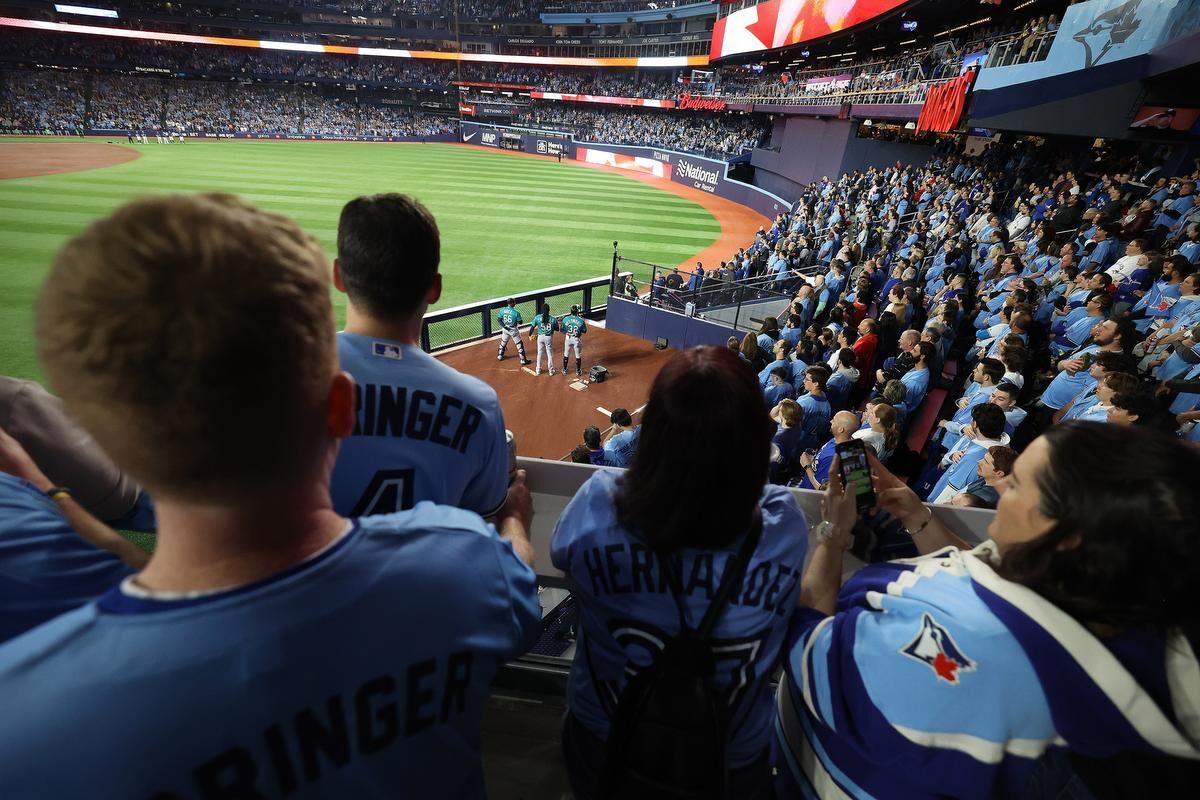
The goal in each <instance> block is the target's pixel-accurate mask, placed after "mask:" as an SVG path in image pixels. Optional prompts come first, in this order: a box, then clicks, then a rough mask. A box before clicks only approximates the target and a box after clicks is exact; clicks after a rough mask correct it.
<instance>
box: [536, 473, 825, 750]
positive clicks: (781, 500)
mask: <svg viewBox="0 0 1200 800" xmlns="http://www.w3.org/2000/svg"><path fill="white" fill-rule="evenodd" d="M619 474H620V473H614V472H612V471H610V470H597V471H596V472H595V473H594V474H593V475H592V477H591V478H589V479H588V481H587V483H585V484H584V485H583V486H582V487H580V489H579V491H578V492H577V493H576V494H575V497H574V498H573V499H572V500H571V502H570V503H568V504H567V507H566V509H565V510H564V511H563V513H562V515H561V516H560V517H559V519H558V524H557V526H556V527H555V530H554V536H553V538H552V539H551V541H550V557H551V560H552V561H553V562H554V565H555V566H556V567H558V568H559V569H561V570H562V571H563V572H565V573H567V575H568V576H570V577H571V579H572V580H573V582H574V585H575V587H576V589H575V591H576V597H577V598H578V599H579V601H580V604H579V608H580V630H579V653H578V654H577V656H576V658H575V661H574V663H573V664H572V667H571V677H570V682H569V685H568V689H567V705H568V707H569V708H570V710H571V713H572V714H574V715H576V717H577V718H578V719H579V721H580V722H581V723H583V725H584V726H585V727H586V728H587V729H588V730H590V731H591V732H592V733H594V734H596V735H597V736H599V737H601V738H606V737H607V736H608V729H609V720H610V719H611V718H612V715H613V712H614V709H615V708H616V701H617V697H618V696H619V695H620V692H621V689H622V688H623V687H624V685H625V681H626V679H627V677H628V672H627V670H629V669H637V668H639V667H643V666H646V665H647V664H648V663H649V662H650V660H651V658H652V656H653V655H654V654H655V653H657V652H658V650H659V649H660V648H661V643H662V642H663V640H664V637H669V636H674V635H676V634H678V633H679V612H678V610H677V609H676V606H675V602H674V600H673V599H672V598H671V595H670V593H669V592H668V590H667V584H666V582H665V581H666V579H665V578H664V574H663V571H662V569H661V567H660V564H659V562H658V560H657V559H656V557H655V555H654V553H653V552H652V551H651V550H650V548H648V547H647V546H645V545H644V544H642V543H640V542H639V541H638V539H637V538H635V537H634V536H633V535H632V534H630V533H629V532H628V531H626V530H624V529H623V528H622V527H621V526H620V525H619V524H618V523H617V520H616V511H615V509H614V507H613V498H614V495H615V493H616V488H617V479H618V476H619ZM760 505H761V508H762V514H763V530H762V538H761V540H760V541H759V544H758V549H757V550H756V551H755V553H754V555H753V556H752V558H751V559H750V563H749V565H748V567H747V569H746V575H745V578H744V580H743V581H742V585H741V587H740V588H739V589H735V590H734V591H733V593H732V595H731V600H730V603H729V605H728V606H727V607H726V609H725V611H724V613H723V614H722V615H721V616H720V618H719V619H718V620H717V624H716V628H715V629H714V633H713V639H712V645H713V650H714V652H715V653H716V654H717V667H716V670H717V671H716V676H715V679H714V687H715V688H717V689H719V690H721V692H722V694H723V695H724V697H725V698H726V700H727V701H728V702H729V704H730V708H731V710H732V714H733V716H732V720H733V738H732V741H731V744H730V750H729V755H730V761H731V763H732V764H734V765H741V764H745V763H747V762H748V761H750V760H752V759H753V758H755V757H757V756H758V755H760V754H761V753H762V752H763V750H764V749H765V748H766V747H767V745H768V742H769V736H770V719H771V705H772V701H771V695H770V691H769V690H768V688H767V682H768V679H769V677H770V676H771V673H772V672H773V671H774V669H775V664H776V660H777V659H778V657H779V648H780V646H781V645H782V643H783V639H784V635H785V633H786V630H787V626H788V620H789V618H790V617H791V614H792V610H793V609H794V608H795V606H796V596H797V592H798V591H799V585H800V575H801V573H802V572H803V571H804V555H805V551H806V549H807V543H808V536H807V526H806V524H805V520H804V514H803V513H801V511H800V508H799V507H798V506H797V505H796V501H795V500H794V499H793V498H792V496H791V493H790V492H789V491H788V490H787V489H784V488H783V487H781V486H770V485H768V486H766V487H765V488H764V489H763V494H762V499H761V500H760ZM741 543H742V537H741V536H739V537H738V538H737V539H736V540H735V541H733V542H732V543H730V544H729V546H727V547H725V548H723V549H720V550H693V549H684V550H683V551H681V553H679V554H678V556H672V557H677V558H678V560H677V561H676V562H675V563H676V566H677V573H676V574H678V575H679V576H680V579H681V581H682V583H683V587H682V596H683V598H684V605H685V608H686V609H687V618H688V623H689V624H690V625H692V626H696V625H699V624H700V620H701V619H702V618H703V616H704V612H705V611H706V610H707V608H708V604H709V601H710V600H711V599H712V596H713V593H714V592H715V591H716V589H717V586H718V585H719V584H720V582H721V577H722V576H723V575H724V574H725V569H726V568H727V567H728V565H729V563H730V562H731V560H732V559H733V558H734V557H735V555H736V554H737V550H738V548H739V547H740V546H741Z"/></svg>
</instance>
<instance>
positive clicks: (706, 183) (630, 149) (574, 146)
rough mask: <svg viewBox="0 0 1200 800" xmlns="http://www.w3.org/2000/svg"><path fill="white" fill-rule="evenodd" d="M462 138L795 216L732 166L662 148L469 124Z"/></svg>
mask: <svg viewBox="0 0 1200 800" xmlns="http://www.w3.org/2000/svg"><path fill="white" fill-rule="evenodd" d="M459 137H460V140H461V141H462V142H463V143H464V144H474V145H480V146H483V147H493V148H495V149H497V150H512V151H516V152H522V153H534V154H537V155H545V156H557V155H559V154H560V153H561V154H562V155H563V156H564V157H565V158H571V159H574V160H576V161H583V162H585V163H588V164H601V165H604V166H609V167H615V168H617V169H627V170H630V171H631V172H641V173H644V174H647V175H653V176H655V177H658V178H662V179H663V180H671V181H674V182H676V183H682V184H683V185H685V186H691V187H692V188H694V189H701V190H703V191H705V192H708V193H709V194H714V195H716V196H718V197H723V198H725V199H726V200H731V201H733V202H735V203H738V204H739V205H743V206H746V207H748V208H751V209H753V210H754V211H757V212H758V213H759V214H762V215H763V216H765V217H767V218H768V219H774V218H775V217H776V216H777V215H778V214H779V213H780V212H783V211H790V210H791V203H790V202H788V201H787V200H785V199H783V198H782V197H779V196H778V195H775V194H772V193H771V192H768V191H766V190H765V189H761V188H759V187H757V186H751V185H750V184H748V183H742V182H741V181H735V180H733V179H732V178H730V177H729V164H728V163H726V162H724V161H719V160H717V159H714V158H706V157H704V156H697V155H692V154H691V153H681V152H679V151H677V150H664V149H662V148H658V147H636V146H633V145H621V144H599V143H593V142H577V141H575V139H574V137H573V136H571V135H570V134H567V133H561V132H558V131H539V130H536V129H534V128H517V127H509V126H503V125H488V124H485V123H477V122H469V121H467V120H463V122H462V127H461V130H460V132H459Z"/></svg>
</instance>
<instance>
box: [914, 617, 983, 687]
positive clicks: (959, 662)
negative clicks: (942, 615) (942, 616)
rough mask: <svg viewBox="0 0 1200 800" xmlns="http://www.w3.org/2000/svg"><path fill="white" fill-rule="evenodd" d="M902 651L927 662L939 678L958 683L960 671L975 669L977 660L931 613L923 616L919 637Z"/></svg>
mask: <svg viewBox="0 0 1200 800" xmlns="http://www.w3.org/2000/svg"><path fill="white" fill-rule="evenodd" d="M900 652H901V653H903V654H904V655H906V656H908V657H909V658H915V659H916V660H917V661H920V662H922V663H923V664H927V665H928V666H929V667H930V669H932V670H933V671H934V673H935V674H936V675H937V676H938V679H939V680H943V681H945V682H946V683H953V684H957V683H958V674H959V673H960V672H973V671H974V670H975V662H974V661H972V660H971V659H969V658H967V656H966V654H965V653H963V651H962V650H960V649H959V648H958V645H957V644H956V643H955V642H954V638H953V637H952V636H951V635H950V631H948V630H946V629H945V628H943V627H942V626H941V625H939V624H938V623H937V622H935V621H934V619H933V617H931V616H930V615H929V614H925V615H923V616H922V617H921V629H920V630H919V631H917V637H916V638H915V639H913V640H912V641H911V642H909V643H908V645H907V646H905V647H904V649H903V650H901V651H900Z"/></svg>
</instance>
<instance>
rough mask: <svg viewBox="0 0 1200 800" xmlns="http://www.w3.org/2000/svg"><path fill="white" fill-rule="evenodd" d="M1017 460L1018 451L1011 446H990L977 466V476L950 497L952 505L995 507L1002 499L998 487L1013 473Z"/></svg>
mask: <svg viewBox="0 0 1200 800" xmlns="http://www.w3.org/2000/svg"><path fill="white" fill-rule="evenodd" d="M1016 460H1017V451H1016V450H1013V449H1012V448H1011V447H1005V446H1003V445H996V446H995V447H989V448H988V450H987V452H986V453H984V455H983V458H981V459H979V464H978V465H977V466H976V468H975V472H976V478H975V479H974V480H972V481H971V482H970V483H968V484H967V485H966V486H964V487H963V489H962V491H960V492H959V493H958V494H956V495H954V496H953V497H951V498H950V505H952V506H967V507H970V508H995V507H996V503H997V502H998V501H999V500H1000V490H999V489H997V488H996V487H997V485H998V484H999V483H1000V481H1002V480H1004V479H1005V478H1007V477H1008V476H1009V475H1010V474H1012V467H1013V464H1014V463H1015V462H1016Z"/></svg>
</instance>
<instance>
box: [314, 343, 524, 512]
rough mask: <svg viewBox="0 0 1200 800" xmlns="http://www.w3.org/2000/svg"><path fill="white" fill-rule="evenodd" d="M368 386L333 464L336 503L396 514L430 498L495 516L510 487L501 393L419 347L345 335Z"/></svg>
mask: <svg viewBox="0 0 1200 800" xmlns="http://www.w3.org/2000/svg"><path fill="white" fill-rule="evenodd" d="M338 357H339V358H340V359H341V365H342V369H344V370H345V371H346V372H349V373H350V374H351V375H353V376H354V381H355V383H357V384H358V389H357V392H356V395H355V396H356V399H355V406H356V412H357V413H356V418H357V421H356V422H355V424H354V433H353V434H352V435H351V436H349V437H347V438H346V439H344V440H343V441H342V445H341V449H340V450H339V451H338V458H337V464H336V466H335V467H334V470H333V480H332V486H331V493H332V495H333V507H334V509H335V510H336V511H337V512H338V513H339V514H343V515H345V516H349V517H359V516H369V515H373V514H388V513H391V512H393V511H403V510H405V509H408V508H412V507H413V506H414V505H415V504H417V503H419V502H420V501H422V500H430V501H432V502H435V503H443V504H445V505H451V506H459V507H460V508H466V509H469V510H471V511H474V512H476V513H478V514H482V515H484V516H488V515H490V514H493V513H495V512H496V511H497V510H498V509H499V508H500V506H502V505H503V504H504V498H505V496H506V494H507V493H508V443H507V440H506V438H505V434H504V414H503V413H502V412H501V410H500V400H499V398H497V397H496V392H495V390H494V389H492V387H490V386H488V385H487V384H486V383H484V382H483V381H481V380H479V379H478V378H473V377H471V376H470V375H464V374H462V373H461V372H458V371H457V370H454V369H452V368H451V367H448V366H446V365H445V364H443V363H442V362H440V361H438V360H437V359H436V358H434V357H433V356H431V355H429V354H428V353H426V352H425V351H423V350H422V349H421V348H419V347H413V346H411V345H403V344H399V343H397V342H392V341H386V340H380V339H373V338H371V337H369V336H358V335H355V334H352V333H345V332H342V333H339V334H338Z"/></svg>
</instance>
